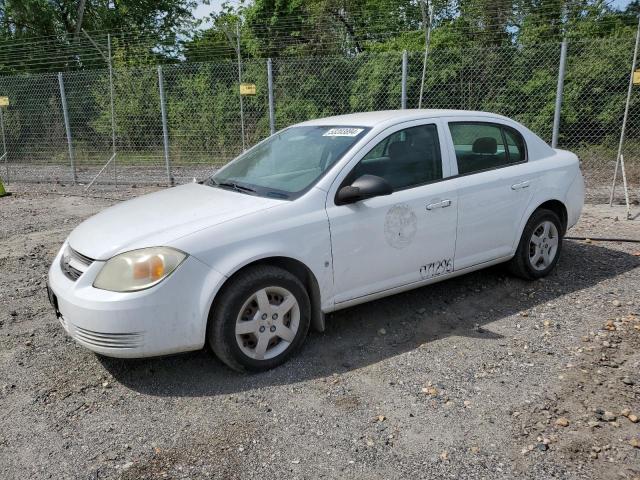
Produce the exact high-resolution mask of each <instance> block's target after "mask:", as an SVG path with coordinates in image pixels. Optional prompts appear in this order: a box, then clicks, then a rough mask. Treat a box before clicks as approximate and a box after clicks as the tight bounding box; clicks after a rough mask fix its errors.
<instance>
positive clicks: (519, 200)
mask: <svg viewBox="0 0 640 480" xmlns="http://www.w3.org/2000/svg"><path fill="white" fill-rule="evenodd" d="M446 122H447V124H448V129H447V130H448V132H447V133H448V137H449V142H450V145H449V146H450V148H452V149H453V154H454V156H455V162H452V163H453V165H452V168H454V169H457V172H456V173H457V175H458V176H457V178H456V184H457V189H458V228H457V241H456V242H457V244H456V254H455V265H456V270H461V269H464V268H467V267H471V266H474V265H478V264H482V263H485V262H489V261H491V260H495V259H499V258H502V257H506V256H509V255H510V254H511V253H512V249H513V245H514V242H515V236H516V235H517V234H518V227H519V225H520V221H521V219H522V216H523V215H524V212H525V209H526V207H527V205H528V203H529V201H530V200H531V197H532V191H533V189H534V182H535V176H534V174H532V173H531V171H530V169H529V168H527V147H526V143H525V141H524V138H523V137H522V135H521V134H520V133H519V132H518V131H517V130H516V129H515V128H512V127H510V126H507V125H505V124H501V123H495V122H491V121H486V119H478V120H466V119H465V120H464V121H461V120H460V118H450V119H447V120H446Z"/></svg>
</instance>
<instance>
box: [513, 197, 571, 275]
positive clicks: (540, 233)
mask: <svg viewBox="0 0 640 480" xmlns="http://www.w3.org/2000/svg"><path fill="white" fill-rule="evenodd" d="M561 232H562V223H561V221H560V218H559V217H558V215H556V214H555V212H552V211H551V210H546V209H540V210H536V211H535V212H533V214H532V215H531V218H529V221H528V222H527V225H526V226H525V228H524V231H523V232H522V237H521V238H520V243H519V244H518V249H517V250H516V254H515V256H514V257H513V258H512V259H511V261H510V262H509V270H510V271H511V272H512V273H513V274H514V275H517V276H519V277H522V278H525V279H527V280H535V279H537V278H542V277H545V276H547V275H548V274H549V273H550V272H551V270H553V268H554V267H555V266H556V264H557V263H558V258H559V257H560V251H561V250H562V233H561Z"/></svg>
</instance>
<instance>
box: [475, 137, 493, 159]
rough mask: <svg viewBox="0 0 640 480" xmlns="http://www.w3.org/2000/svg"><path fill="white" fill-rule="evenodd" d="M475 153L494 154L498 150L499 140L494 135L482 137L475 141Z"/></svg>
mask: <svg viewBox="0 0 640 480" xmlns="http://www.w3.org/2000/svg"><path fill="white" fill-rule="evenodd" d="M471 151H472V152H473V153H484V154H490V155H494V154H495V153H497V151H498V141H497V140H496V139H495V138H493V137H480V138H477V139H476V140H475V141H474V142H473V146H472V147H471Z"/></svg>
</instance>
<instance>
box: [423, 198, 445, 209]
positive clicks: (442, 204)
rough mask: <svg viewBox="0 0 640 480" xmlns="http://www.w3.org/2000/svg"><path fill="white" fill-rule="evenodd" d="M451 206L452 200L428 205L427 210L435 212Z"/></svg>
mask: <svg viewBox="0 0 640 480" xmlns="http://www.w3.org/2000/svg"><path fill="white" fill-rule="evenodd" d="M449 205H451V200H448V199H447V200H442V201H441V202H436V203H430V204H429V205H427V210H435V209H436V208H445V207H448V206H449Z"/></svg>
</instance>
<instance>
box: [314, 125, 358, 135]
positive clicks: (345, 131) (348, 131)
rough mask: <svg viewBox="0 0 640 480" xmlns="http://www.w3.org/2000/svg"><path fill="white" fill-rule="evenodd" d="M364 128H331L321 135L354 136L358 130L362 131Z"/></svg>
mask: <svg viewBox="0 0 640 480" xmlns="http://www.w3.org/2000/svg"><path fill="white" fill-rule="evenodd" d="M363 130H364V128H349V127H346V128H345V127H342V128H332V129H330V130H329V131H327V132H325V133H324V134H323V135H322V136H323V137H355V136H357V135H358V134H359V133H360V132H362V131H363Z"/></svg>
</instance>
